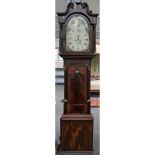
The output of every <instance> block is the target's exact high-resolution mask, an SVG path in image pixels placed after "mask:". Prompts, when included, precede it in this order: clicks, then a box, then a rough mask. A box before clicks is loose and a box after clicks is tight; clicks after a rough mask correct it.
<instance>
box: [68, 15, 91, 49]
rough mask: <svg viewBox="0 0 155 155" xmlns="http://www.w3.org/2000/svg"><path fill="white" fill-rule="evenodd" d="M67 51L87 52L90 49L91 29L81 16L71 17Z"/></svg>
mask: <svg viewBox="0 0 155 155" xmlns="http://www.w3.org/2000/svg"><path fill="white" fill-rule="evenodd" d="M66 48H67V51H77V52H85V51H86V50H88V48H89V27H88V23H87V21H86V20H85V19H84V18H83V17H82V16H80V15H76V16H73V17H71V19H70V20H69V22H68V25H67V28H66Z"/></svg>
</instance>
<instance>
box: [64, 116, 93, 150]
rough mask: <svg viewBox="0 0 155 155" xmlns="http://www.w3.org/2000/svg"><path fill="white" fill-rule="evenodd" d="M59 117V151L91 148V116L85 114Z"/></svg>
mask: <svg viewBox="0 0 155 155" xmlns="http://www.w3.org/2000/svg"><path fill="white" fill-rule="evenodd" d="M82 118H83V119H81V117H79V116H78V117H76V115H70V116H69V117H66V116H65V115H63V116H62V117H61V151H68V150H70V151H92V150H93V148H92V147H93V136H92V135H93V117H92V115H86V117H85V116H82Z"/></svg>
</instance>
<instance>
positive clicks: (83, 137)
mask: <svg viewBox="0 0 155 155" xmlns="http://www.w3.org/2000/svg"><path fill="white" fill-rule="evenodd" d="M57 14H58V22H59V38H60V40H59V55H60V56H61V57H62V58H63V60H64V99H62V102H63V103H64V112H63V114H62V116H61V119H60V128H61V129H60V151H64V152H65V151H69V152H70V151H73V152H83V151H92V150H93V116H92V114H91V110H90V76H91V60H92V58H93V57H94V56H95V50H96V49H95V47H96V23H97V16H98V14H94V13H92V11H90V10H89V6H88V4H87V3H82V2H75V3H69V4H68V6H67V9H66V11H65V12H62V13H57Z"/></svg>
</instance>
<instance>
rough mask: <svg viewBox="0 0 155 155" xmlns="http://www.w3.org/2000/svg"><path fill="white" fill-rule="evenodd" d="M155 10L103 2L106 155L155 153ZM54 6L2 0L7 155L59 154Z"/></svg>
mask: <svg viewBox="0 0 155 155" xmlns="http://www.w3.org/2000/svg"><path fill="white" fill-rule="evenodd" d="M154 8H155V4H154V0H152V1H151V0H141V1H140V0H130V1H125V0H117V1H116V0H104V1H101V4H100V10H101V12H100V16H101V41H100V43H101V51H100V53H101V116H100V118H101V136H100V137H101V155H102V154H104V155H116V154H119V155H139V154H140V155H143V154H144V155H154V154H155V147H154V146H155V112H154V111H155V69H154V68H155V18H154V16H155V9H154ZM54 9H55V4H54V1H52V0H40V1H39V0H14V1H12V0H5V1H0V154H1V155H10V154H15V155H53V154H54V149H55V144H54V143H55V140H54V135H55V133H54V130H55V121H54V120H55V112H54V111H55V88H54V87H55V86H54V79H55V73H54V59H55V53H54V51H55V50H54V44H55V40H54V38H55V36H54V34H55V24H54V21H55V10H54ZM58 123H59V122H58Z"/></svg>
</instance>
